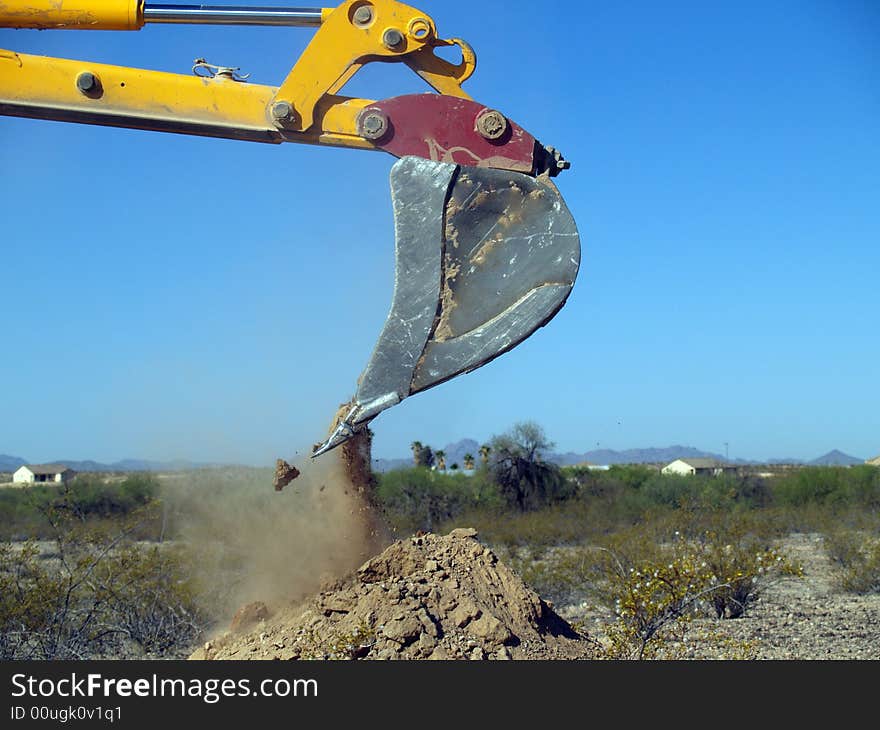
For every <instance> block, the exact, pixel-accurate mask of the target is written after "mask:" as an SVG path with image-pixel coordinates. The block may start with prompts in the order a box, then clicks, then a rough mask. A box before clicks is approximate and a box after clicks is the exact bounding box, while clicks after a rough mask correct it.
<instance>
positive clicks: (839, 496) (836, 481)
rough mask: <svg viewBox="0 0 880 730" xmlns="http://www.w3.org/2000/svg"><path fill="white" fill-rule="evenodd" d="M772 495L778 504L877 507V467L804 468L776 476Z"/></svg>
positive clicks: (879, 501)
mask: <svg viewBox="0 0 880 730" xmlns="http://www.w3.org/2000/svg"><path fill="white" fill-rule="evenodd" d="M772 494H773V497H774V499H775V501H776V502H777V503H778V504H781V505H787V506H794V507H802V506H805V505H810V504H819V505H826V506H831V507H842V506H846V505H861V506H864V507H868V508H871V509H877V508H878V507H880V469H877V468H876V467H872V466H867V465H859V466H852V467H831V466H816V467H805V468H803V469H797V470H795V471H792V472H790V473H788V474H785V475H783V476H780V477H777V478H776V479H775V480H774V481H773V484H772Z"/></svg>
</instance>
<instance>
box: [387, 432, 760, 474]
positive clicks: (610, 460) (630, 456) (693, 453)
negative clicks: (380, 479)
mask: <svg viewBox="0 0 880 730" xmlns="http://www.w3.org/2000/svg"><path fill="white" fill-rule="evenodd" d="M434 450H435V451H436V448H435V449H434ZM443 451H445V452H446V464H447V466H452V465H453V464H458V465H459V466H460V467H464V455H465V454H472V455H473V457H474V458H475V459H476V460H477V462H478V463H479V459H480V443H479V442H478V441H474V439H468V438H466V439H461V440H460V441H455V442H453V443H451V444H447V445H446V446H444V447H443ZM687 457H691V458H695V457H703V458H710V459H717V460H718V461H724V457H723V456H721V455H720V454H713V453H711V452H708V451H700V450H699V449H695V448H693V447H691V446H667V447H665V448H647V449H627V450H625V451H614V450H612V449H598V450H594V451H585V452H583V453H575V452H572V451H569V452H566V453H563V454H557V453H550V454H547V455H546V458H547V460H548V461H551V462H553V463H554V464H559V465H560V466H571V465H573V464H580V463H583V462H585V461H589V462H590V463H592V464H668V463H669V462H670V461H675V460H676V459H684V458H687ZM742 463H745V462H742ZM410 466H412V459H411V458H407V459H402V458H401V459H374V460H373V470H374V471H377V472H386V471H391V470H393V469H406V468H408V467H410Z"/></svg>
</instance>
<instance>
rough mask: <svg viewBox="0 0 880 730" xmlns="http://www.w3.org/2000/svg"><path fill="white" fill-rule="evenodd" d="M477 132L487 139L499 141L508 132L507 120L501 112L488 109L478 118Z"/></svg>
mask: <svg viewBox="0 0 880 730" xmlns="http://www.w3.org/2000/svg"><path fill="white" fill-rule="evenodd" d="M477 131H478V132H479V133H480V134H481V135H482V136H483V137H485V138H486V139H498V138H499V137H501V136H502V135H503V134H504V133H505V132H506V131H507V120H506V119H505V118H504V115H503V114H502V113H501V112H496V111H495V110H494V109H487V110H485V111H483V112H482V113H481V114H480V116H478V117H477Z"/></svg>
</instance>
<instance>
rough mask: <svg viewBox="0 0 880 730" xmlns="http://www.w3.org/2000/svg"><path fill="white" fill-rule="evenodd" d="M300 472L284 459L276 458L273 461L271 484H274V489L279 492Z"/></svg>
mask: <svg viewBox="0 0 880 730" xmlns="http://www.w3.org/2000/svg"><path fill="white" fill-rule="evenodd" d="M299 474H300V471H299V469H297V468H296V467H295V466H291V465H290V464H288V463H287V462H286V461H284V459H278V460H276V462H275V478H274V479H273V480H272V484H273V485H274V486H275V491H276V492H280V491H281V490H282V489H284V487H286V486H287V485H288V484H290V483H291V482H292V481H293V480H294V479H296V478H297V477H298V476H299Z"/></svg>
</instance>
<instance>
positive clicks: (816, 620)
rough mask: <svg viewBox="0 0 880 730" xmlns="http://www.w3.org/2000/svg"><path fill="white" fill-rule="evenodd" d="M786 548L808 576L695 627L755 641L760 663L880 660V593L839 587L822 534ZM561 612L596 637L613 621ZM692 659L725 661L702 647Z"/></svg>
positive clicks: (592, 610)
mask: <svg viewBox="0 0 880 730" xmlns="http://www.w3.org/2000/svg"><path fill="white" fill-rule="evenodd" d="M782 548H783V551H784V552H785V553H786V554H787V555H788V556H789V557H791V558H792V559H793V560H795V561H796V562H800V564H801V565H802V566H803V569H804V576H803V577H802V578H794V577H787V578H783V579H780V580H779V581H777V582H775V583H773V584H772V585H770V586H768V587H767V588H766V590H765V592H764V594H763V595H762V596H761V598H760V599H759V600H758V601H757V602H756V603H755V604H753V605H752V606H751V607H750V609H749V611H748V612H747V613H746V615H745V616H743V617H741V618H738V619H727V620H720V621H719V620H713V619H699V620H697V621H694V624H693V626H694V628H707V629H710V630H711V631H712V632H713V633H715V634H716V635H719V636H720V637H724V638H730V639H732V640H734V641H737V642H743V641H746V642H749V644H750V645H752V646H754V647H755V649H756V652H757V654H756V658H757V659H765V660H768V659H769V660H784V659H808V660H809V659H836V660H841V659H844V660H846V659H848V660H870V659H880V595H877V594H873V595H866V596H859V595H853V594H847V593H841V592H840V591H839V590H838V589H837V588H835V586H834V584H833V577H834V567H833V566H832V564H831V561H830V560H829V559H828V556H827V555H826V553H825V551H824V549H823V544H822V536H821V535H819V534H795V535H791V536H789V537H788V538H787V539H785V540H784V541H783V543H782ZM578 609H580V610H578ZM560 613H561V614H562V615H563V616H564V617H565V618H567V619H568V620H570V621H571V620H577V619H580V620H584V621H585V623H586V625H587V627H588V628H591V629H592V631H595V632H596V633H601V628H600V627H601V626H602V624H603V623H604V622H606V621H608V620H610V619H611V617H610V616H608V615H606V614H605V613H604V612H602V611H600V610H599V609H598V608H596V607H588V608H587V610H586V611H585V610H584V607H574V606H569V607H567V608H566V609H563V610H562V611H560ZM689 657H690V658H694V659H715V658H719V657H718V656H715V655H713V654H712V650H710V649H708V648H707V649H706V650H704V651H701V650H700V647H697V648H696V650H695V651H693V652H692V653H691V654H690V655H689Z"/></svg>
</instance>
